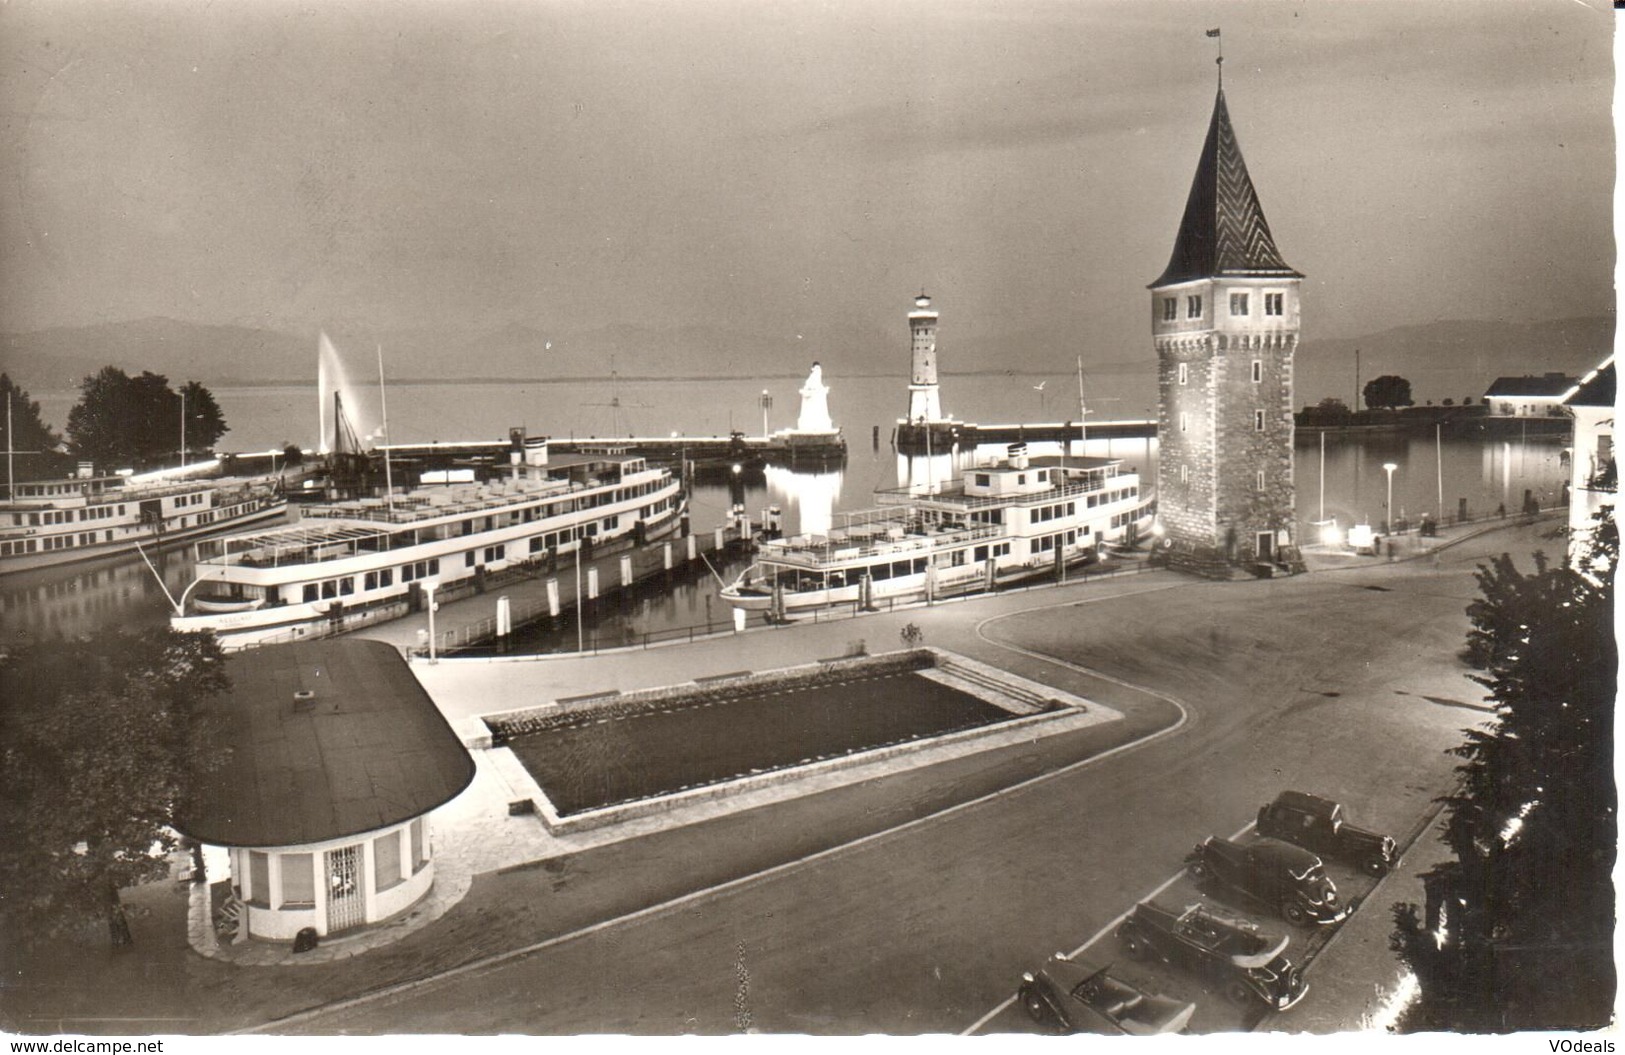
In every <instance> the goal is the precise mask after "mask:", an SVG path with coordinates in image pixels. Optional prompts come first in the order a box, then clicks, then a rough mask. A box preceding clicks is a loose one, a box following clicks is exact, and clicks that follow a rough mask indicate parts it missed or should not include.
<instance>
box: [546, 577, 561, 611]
mask: <svg viewBox="0 0 1625 1055" xmlns="http://www.w3.org/2000/svg"><path fill="white" fill-rule="evenodd" d="M547 614H548V615H549V616H551V617H552V618H554V619H557V618H558V617H559V580H557V579H549V580H547Z"/></svg>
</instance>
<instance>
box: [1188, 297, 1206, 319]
mask: <svg viewBox="0 0 1625 1055" xmlns="http://www.w3.org/2000/svg"><path fill="white" fill-rule="evenodd" d="M1201 317H1202V298H1201V297H1199V296H1195V297H1186V298H1185V318H1187V319H1200V318H1201Z"/></svg>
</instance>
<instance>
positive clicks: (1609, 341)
mask: <svg viewBox="0 0 1625 1055" xmlns="http://www.w3.org/2000/svg"><path fill="white" fill-rule="evenodd" d="M1613 347H1614V317H1613V316H1612V315H1603V316H1594V317H1589V318H1580V319H1559V320H1553V321H1547V322H1529V323H1501V322H1435V323H1429V324H1427V325H1425V326H1402V327H1399V328H1398V329H1393V330H1384V331H1383V332H1381V333H1374V334H1368V335H1366V336H1364V337H1355V338H1349V339H1344V340H1314V339H1312V338H1310V339H1305V340H1304V342H1303V344H1302V346H1301V347H1300V348H1299V351H1298V359H1297V376H1296V378H1295V382H1294V390H1295V394H1296V397H1297V403H1298V406H1299V407H1300V408H1301V407H1303V406H1306V405H1311V404H1314V403H1318V402H1320V400H1322V399H1323V398H1325V397H1327V396H1336V397H1337V398H1339V399H1341V400H1343V401H1344V402H1345V403H1348V404H1350V405H1351V406H1352V405H1353V404H1354V400H1355V385H1354V351H1355V349H1359V351H1360V385H1361V386H1362V387H1363V386H1364V385H1365V382H1367V381H1369V380H1371V379H1372V378H1373V377H1379V376H1381V375H1383V374H1398V375H1399V376H1400V377H1403V378H1405V379H1406V380H1408V381H1410V383H1411V396H1412V398H1414V399H1415V400H1416V402H1417V403H1418V404H1421V403H1424V402H1425V401H1427V400H1430V399H1431V400H1432V401H1433V402H1435V403H1439V402H1441V401H1443V400H1445V399H1451V400H1454V401H1456V402H1457V403H1459V402H1461V400H1462V398H1463V397H1464V396H1472V397H1473V401H1474V402H1477V401H1478V400H1479V399H1480V398H1481V397H1482V396H1483V395H1484V390H1485V389H1487V388H1488V387H1489V386H1490V382H1492V381H1494V380H1495V379H1496V378H1497V377H1502V376H1522V375H1525V374H1544V373H1546V372H1548V371H1552V370H1558V371H1562V372H1563V373H1566V374H1570V375H1573V376H1579V375H1581V374H1583V373H1585V372H1586V371H1587V370H1589V369H1591V368H1592V367H1593V366H1596V365H1597V363H1599V362H1600V361H1602V359H1603V358H1605V357H1606V356H1607V355H1608V353H1609V352H1610V351H1611V350H1612V349H1613Z"/></svg>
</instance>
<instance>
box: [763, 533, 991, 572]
mask: <svg viewBox="0 0 1625 1055" xmlns="http://www.w3.org/2000/svg"><path fill="white" fill-rule="evenodd" d="M1003 533H1004V529H1003V528H1000V527H998V526H996V525H992V524H948V523H925V524H919V525H915V526H913V527H912V528H905V527H903V526H901V525H896V526H893V527H891V528H889V529H884V530H883V531H878V532H877V531H874V530H872V529H871V530H865V529H864V528H861V527H859V528H846V529H842V528H832V529H830V531H829V532H828V533H827V534H821V535H796V536H794V537H792V538H787V539H775V540H773V541H771V542H764V543H762V546H761V551H760V557H761V559H762V560H765V561H772V562H774V563H786V564H796V565H800V566H804V567H821V566H824V565H828V564H835V563H839V562H843V561H849V560H867V559H869V558H871V557H881V556H892V557H903V556H910V555H915V554H924V553H930V552H932V551H934V550H937V549H941V548H942V547H944V546H952V545H959V544H963V543H966V542H975V541H976V540H978V539H984V538H994V537H997V536H999V535H1002V534H1003Z"/></svg>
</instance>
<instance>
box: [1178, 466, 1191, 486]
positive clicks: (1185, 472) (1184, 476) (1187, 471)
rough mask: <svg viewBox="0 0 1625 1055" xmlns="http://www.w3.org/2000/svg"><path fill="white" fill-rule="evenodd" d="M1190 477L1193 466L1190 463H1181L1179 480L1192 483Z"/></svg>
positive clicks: (1183, 482)
mask: <svg viewBox="0 0 1625 1055" xmlns="http://www.w3.org/2000/svg"><path fill="white" fill-rule="evenodd" d="M1190 479H1191V467H1190V466H1188V465H1181V466H1180V467H1179V482H1180V483H1182V484H1186V483H1190Z"/></svg>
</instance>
